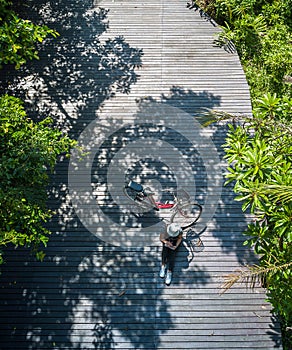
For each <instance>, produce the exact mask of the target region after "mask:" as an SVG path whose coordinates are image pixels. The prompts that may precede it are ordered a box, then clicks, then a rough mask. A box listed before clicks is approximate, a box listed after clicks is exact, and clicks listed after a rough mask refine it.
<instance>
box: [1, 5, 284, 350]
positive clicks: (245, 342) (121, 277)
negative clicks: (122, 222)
mask: <svg viewBox="0 0 292 350" xmlns="http://www.w3.org/2000/svg"><path fill="white" fill-rule="evenodd" d="M99 7H105V8H108V9H109V10H110V11H109V13H108V17H107V19H108V28H107V29H106V30H102V29H100V32H98V34H97V37H96V39H97V41H98V40H100V42H101V43H105V42H106V41H107V40H108V39H114V38H115V37H118V36H123V38H124V40H125V43H126V44H129V47H127V46H126V45H124V47H123V48H122V50H123V55H124V56H123V59H124V60H125V62H126V61H127V55H131V48H133V47H135V48H139V49H142V50H143V56H142V57H141V60H142V66H141V67H140V68H139V69H138V68H136V69H135V73H136V74H137V81H136V82H135V84H132V85H131V86H130V90H129V93H128V94H123V93H121V92H116V93H115V94H113V95H111V91H110V89H108V87H109V86H108V84H110V81H113V82H114V81H115V77H114V74H115V73H116V72H115V71H113V72H112V71H110V70H109V71H108V72H107V74H102V73H101V71H100V70H98V69H97V65H98V64H99V62H100V61H99V58H98V57H96V59H91V57H90V55H93V56H94V54H95V52H94V49H93V46H90V40H91V38H92V35H93V34H92V32H93V31H94V30H95V28H96V26H99V25H100V22H99V20H98V15H96V17H94V16H93V17H92V18H91V17H90V16H91V14H93V11H94V10H96V11H97V12H98V11H99V10H98V8H99ZM32 8H33V6H32ZM63 9H65V12H63ZM50 11H51V12H50ZM32 13H33V11H32ZM47 14H49V16H47ZM41 17H42V19H43V21H44V22H45V23H48V24H50V23H51V24H53V25H58V24H61V26H60V27H59V28H60V29H58V30H59V31H60V32H61V39H60V42H58V44H57V47H56V48H54V47H53V46H48V49H47V50H52V51H50V52H48V51H44V52H42V53H41V60H40V61H39V62H36V64H35V67H36V73H35V76H34V79H35V80H36V82H37V83H39V86H34V82H33V81H34V79H32V77H29V75H27V76H26V75H25V72H23V77H22V81H23V89H24V90H25V89H26V91H27V101H26V102H27V105H28V106H31V107H30V108H31V109H32V110H36V109H37V111H38V113H40V114H41V115H47V114H48V113H49V114H50V115H52V117H53V118H55V120H56V123H57V124H58V125H61V126H62V127H63V129H64V130H67V131H68V130H70V132H71V133H72V135H76V137H78V136H79V135H80V133H81V132H82V131H83V130H84V128H85V127H86V126H87V125H89V124H90V123H91V122H92V121H93V120H94V118H96V117H97V118H98V119H97V120H98V121H99V124H98V127H97V129H96V138H100V139H102V137H103V135H104V130H105V129H106V130H107V131H108V132H110V131H111V130H112V132H115V135H116V137H117V138H116V140H115V141H116V142H117V144H118V145H119V146H115V143H114V138H108V139H107V140H106V141H105V142H104V143H103V144H102V145H101V146H100V151H101V152H104V154H105V157H104V158H102V159H101V160H99V162H97V163H96V164H93V166H92V167H91V171H92V173H91V174H92V181H93V182H97V183H99V181H100V177H102V178H103V179H104V178H106V176H107V175H108V167H109V165H110V162H111V160H112V159H113V157H114V156H115V154H116V153H115V152H119V151H120V150H123V147H124V146H127V147H128V152H129V154H130V153H132V152H135V149H136V145H135V144H134V143H133V142H132V141H135V137H136V136H135V135H137V134H135V135H134V137H133V136H132V135H131V130H134V129H135V126H136V124H135V123H136V120H137V119H135V115H136V114H137V113H138V112H139V108H140V107H139V104H138V103H136V101H138V100H141V99H145V98H148V99H150V100H151V99H152V100H154V101H156V103H158V104H160V105H162V106H166V105H169V106H173V107H175V108H177V110H182V111H184V112H185V113H188V114H189V115H190V116H193V117H195V116H196V115H197V114H198V113H201V110H202V108H204V107H208V108H212V109H220V110H224V111H226V112H228V113H237V114H238V113H244V114H248V115H250V114H251V104H250V96H249V88H248V85H247V82H246V79H245V76H244V73H243V71H242V68H241V64H240V62H239V59H238V56H237V55H236V53H228V52H226V51H224V50H223V49H221V48H219V47H216V46H214V44H213V40H214V34H215V33H217V32H218V31H219V28H218V27H216V26H214V22H210V21H208V20H206V19H204V18H203V17H201V16H200V14H199V12H195V11H193V10H192V11H190V10H188V9H187V8H186V1H183V0H160V1H157V0H155V1H154V0H150V1H147V2H137V1H134V0H123V1H120V0H115V1H112V0H102V1H95V2H94V7H93V8H90V7H89V2H88V1H87V0H84V1H82V2H79V1H77V2H73V3H72V2H68V1H66V0H62V1H61V2H60V3H58V5H56V4H55V3H53V2H51V3H50V5H48V7H46V8H45V7H44V8H43V10H42V11H41ZM84 20H85V22H84ZM92 20H94V21H93V22H91V21H92ZM67 25H69V27H66V26H67ZM68 28H70V30H68ZM95 33H97V32H95ZM61 43H63V44H64V47H61V45H60V44H61ZM96 45H97V47H98V43H96ZM114 49H115V48H114ZM45 50H46V49H45ZM58 52H60V54H58ZM112 54H113V51H110V50H109V52H108V53H107V55H108V56H107V55H104V57H101V58H102V59H108V58H109V57H111V55H112ZM50 56H52V57H53V60H51V61H50V59H49V57H50ZM54 60H55V61H54ZM54 62H55V63H54ZM52 69H53V70H54V71H52ZM72 72H74V73H72ZM1 74H2V72H1ZM121 74H122V72H121ZM76 77H78V79H75V78H76ZM70 79H72V80H71V82H69V81H70ZM111 79H112V80H111ZM11 81H13V79H12V78H11ZM67 82H69V83H67ZM113 84H115V83H113ZM12 85H13V84H12ZM16 85H17V83H15V84H14V86H16ZM95 87H97V89H95ZM11 88H12V87H11ZM114 90H115V89H114V88H113V90H112V91H114ZM21 94H22V95H25V93H21ZM93 95H94V96H93ZM140 112H141V111H140ZM177 118H178V116H177V114H176V113H170V114H169V115H168V119H167V120H168V122H169V124H171V125H172V126H173V129H174V130H175V126H176V125H177ZM145 122H146V123H147V122H148V120H147V118H146V120H145ZM164 122H165V120H163V118H161V116H160V114H159V113H157V119H156V120H155V128H154V131H153V133H152V134H151V133H148V136H152V137H154V138H155V137H156V138H158V139H159V140H161V141H164V142H166V141H165V140H167V141H169V140H170V139H171V138H173V135H172V134H169V135H167V137H168V138H167V137H166V136H161V135H162V134H163V133H162V132H161V130H162V127H163V125H164ZM120 125H123V126H124V125H128V129H129V130H127V128H126V129H125V130H126V132H124V131H121V129H120ZM129 125H130V126H131V127H130V126H129ZM131 128H132V129H131ZM127 131H128V132H127ZM180 132H181V133H183V134H184V133H189V125H188V124H186V125H183V126H182V127H181V128H180ZM145 135H146V134H145ZM159 135H160V136H159ZM205 135H206V137H207V136H208V137H209V138H212V142H213V143H214V145H215V146H214V147H215V149H216V152H218V157H219V158H220V161H221V162H222V164H220V171H221V169H223V166H224V162H223V159H222V157H223V152H222V149H221V145H222V144H223V143H224V138H225V135H226V127H225V126H223V125H216V126H213V127H210V128H209V129H208V130H205ZM146 136H147V135H146ZM172 141H173V144H174V146H175V147H176V148H177V149H178V150H184V149H186V148H188V142H186V141H185V140H183V139H180V138H179V137H177V138H175V139H173V140H172ZM201 151H204V152H205V153H206V154H205V161H206V162H212V161H213V155H212V154H211V153H209V152H208V151H209V146H208V145H206V144H204V145H201ZM159 156H160V157H161V159H162V160H163V161H164V162H165V163H166V164H167V163H169V162H172V161H173V159H172V158H173V156H172V155H171V154H170V153H169V149H168V146H167V145H166V144H165V143H162V144H161V146H160V148H159ZM182 159H183V160H184V161H186V162H189V164H190V165H191V166H192V169H193V174H191V175H192V177H193V180H194V182H195V183H196V187H197V189H198V191H197V192H199V193H198V194H196V195H197V196H198V199H199V200H202V201H204V203H203V202H202V203H203V205H204V211H205V212H208V211H210V210H212V206H211V205H210V204H207V203H205V192H204V191H206V186H207V182H208V179H206V170H205V167H204V164H201V163H199V162H200V161H201V156H200V155H196V156H194V155H193V156H192V158H191V159H190V156H189V154H188V153H184V154H182ZM68 165H69V161H68V160H67V159H61V160H60V162H59V164H58V165H57V167H56V169H55V172H54V174H52V178H51V179H52V182H51V188H50V189H51V192H50V199H49V205H50V207H51V208H52V209H53V210H55V211H56V213H55V215H54V217H53V219H52V220H51V221H50V222H49V223H48V224H47V227H48V228H49V229H50V230H52V232H53V235H52V236H51V238H50V242H49V244H48V247H47V248H46V249H45V251H46V254H47V255H46V257H45V259H44V261H43V262H38V261H36V260H35V259H34V258H33V257H32V256H30V255H29V253H28V251H27V250H23V249H21V250H15V249H14V248H13V247H8V248H7V251H6V264H5V265H3V266H2V268H1V270H2V275H1V287H0V335H1V340H0V348H3V349H5V350H8V349H21V350H24V349H31V350H33V349H37V350H39V349H42V350H43V349H50V350H57V349H58V350H59V349H62V350H67V349H68V350H69V349H70V350H71V349H73V348H80V349H81V348H82V349H96V348H111V349H127V350H129V349H143V350H146V349H149V350H154V349H184V350H186V349H217V350H220V349H222V350H223V349H225V350H226V349H236V350H238V349H253V350H257V349H265V350H270V349H273V348H276V347H277V348H280V349H281V341H280V335H279V324H278V323H277V322H276V320H274V319H273V317H272V316H271V314H270V310H271V306H270V305H269V304H268V303H266V302H265V301H264V300H265V297H266V296H265V291H264V290H263V289H261V288H256V289H255V291H252V290H249V289H246V288H245V285H241V284H238V285H236V286H235V287H234V288H232V289H231V290H230V291H228V292H227V293H226V294H224V295H220V294H219V292H220V285H221V283H222V280H223V279H222V278H223V277H222V276H223V275H226V274H227V273H230V272H232V271H233V270H234V269H236V268H238V267H239V266H240V265H241V264H242V263H254V262H256V261H257V260H256V256H254V254H253V253H252V252H251V251H250V250H248V249H247V248H246V247H243V246H242V242H243V241H244V240H245V238H244V237H243V236H242V235H241V232H242V231H243V230H244V228H245V227H246V225H247V223H248V222H249V221H250V220H251V219H252V218H251V216H249V215H243V214H242V212H241V208H240V205H239V204H238V203H235V202H233V198H234V195H233V194H232V190H231V187H230V186H228V187H226V188H225V187H224V188H222V186H221V183H219V182H218V183H217V184H214V185H213V186H212V194H210V198H217V196H219V195H220V200H219V203H218V207H217V210H216V212H215V213H214V215H213V219H212V220H210V221H209V222H208V225H207V228H206V230H205V231H204V232H203V233H202V235H201V238H202V241H203V243H204V249H203V250H202V251H201V252H197V253H195V254H194V258H193V260H192V261H191V262H190V263H189V262H188V260H187V258H190V255H189V251H188V247H187V246H183V247H181V249H180V250H179V251H178V254H177V259H176V267H175V271H174V278H173V283H172V284H171V286H169V287H167V286H165V285H164V283H163V281H162V280H161V279H160V278H159V277H158V273H159V268H160V254H161V252H160V250H161V245H160V242H159V239H158V234H159V232H153V237H154V235H155V237H156V240H154V243H152V244H151V245H150V246H147V247H134V246H133V247H121V246H116V247H115V246H112V245H111V244H110V243H106V242H102V240H101V239H99V238H98V237H97V236H95V235H94V234H92V233H91V232H89V231H88V230H87V228H86V227H84V226H83V224H82V223H81V222H80V220H79V219H78V216H77V214H78V213H75V212H74V209H76V208H74V206H73V205H72V203H71V202H70V198H69V197H68V191H69V190H68V172H69V168H68ZM148 166H149V168H151V166H153V167H155V162H154V161H153V162H152V163H151V162H149V164H148ZM119 171H120V170H119V169H118V170H117V171H116V172H115V174H116V175H118V174H119ZM140 171H141V170H140V169H138V170H137V169H135V171H133V174H136V175H140ZM143 171H144V169H143ZM145 171H146V172H147V171H148V170H147V168H146V169H145ZM214 171H215V170H214ZM86 173H87V168H86V167H84V168H83V169H82V171H80V174H81V175H86ZM156 175H157V174H156ZM211 175H212V176H213V175H214V174H211ZM220 176H221V175H219V177H220ZM222 181H223V179H221V182H222ZM103 183H104V182H103ZM72 184H74V185H76V184H78V185H79V186H80V187H81V186H86V184H87V180H85V181H84V180H79V179H78V180H77V181H72ZM164 184H165V185H167V186H171V185H172V179H170V178H166V179H165V181H164ZM113 185H115V186H121V184H120V183H119V182H118V181H116V182H115V181H113ZM221 191H222V192H221ZM83 196H84V199H86V198H87V193H86V191H85V192H84V193H83ZM95 198H96V205H99V204H100V203H102V204H105V205H107V204H106V203H108V202H106V200H105V189H104V187H101V186H97V187H96V188H95ZM80 199H82V198H80ZM111 205H112V203H111ZM79 209H80V210H81V209H82V210H83V211H84V216H85V217H86V218H87V219H95V220H96V223H95V226H94V227H95V228H99V229H100V230H102V229H104V230H106V229H107V228H106V226H105V225H104V223H103V221H102V220H97V219H98V217H97V216H96V213H95V212H94V210H93V209H92V207H91V204H88V203H82V204H80V206H79ZM118 210H119V208H118V207H117V206H115V205H112V206H111V208H110V209H109V210H108V214H107V215H109V216H111V217H112V218H119V212H118ZM123 215H124V216H125V217H126V219H127V220H131V219H133V217H131V216H130V213H129V212H125V213H124V214H123ZM154 219H155V218H154V217H153V216H152V217H151V216H148V217H146V218H145V223H147V224H149V225H151V223H152V222H153V220H154ZM151 220H152V221H151ZM136 231H137V228H136V227H134V226H132V227H130V228H129V232H130V233H131V235H132V236H133V237H134V236H135V234H136ZM112 235H113V236H114V235H116V236H115V237H116V238H119V235H120V232H119V230H117V231H116V232H115V233H112Z"/></svg>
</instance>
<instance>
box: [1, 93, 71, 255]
mask: <svg viewBox="0 0 292 350" xmlns="http://www.w3.org/2000/svg"><path fill="white" fill-rule="evenodd" d="M74 144H75V143H74V142H73V141H71V140H70V139H69V138H68V137H67V136H63V135H62V134H61V132H60V131H58V130H56V129H54V128H53V127H52V126H51V120H50V119H45V120H43V121H42V122H39V123H34V122H33V121H32V120H30V119H28V118H27V116H26V112H25V110H24V108H23V105H22V102H21V100H20V99H17V98H15V97H12V96H8V95H5V96H2V97H0V181H1V188H0V245H2V246H3V245H7V244H9V243H12V244H14V245H16V246H32V247H34V248H37V246H38V245H39V244H44V245H46V243H47V240H48V237H47V235H48V234H49V231H48V230H47V229H45V228H44V226H43V224H44V223H45V222H46V221H47V220H48V218H50V216H51V212H50V211H49V210H48V209H47V208H46V199H47V194H46V186H47V184H48V170H50V169H53V167H54V165H55V163H56V161H57V159H58V155H60V154H61V153H64V152H68V151H69V148H70V146H73V145H74ZM43 256H44V255H43V253H42V252H38V253H37V257H38V258H43Z"/></svg>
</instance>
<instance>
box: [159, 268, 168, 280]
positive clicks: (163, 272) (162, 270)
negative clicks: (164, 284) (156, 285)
mask: <svg viewBox="0 0 292 350" xmlns="http://www.w3.org/2000/svg"><path fill="white" fill-rule="evenodd" d="M165 272H166V266H161V269H160V272H159V277H160V278H164V277H165Z"/></svg>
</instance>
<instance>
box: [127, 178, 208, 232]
mask: <svg viewBox="0 0 292 350" xmlns="http://www.w3.org/2000/svg"><path fill="white" fill-rule="evenodd" d="M123 191H124V194H125V196H126V197H127V198H128V199H129V201H130V202H131V203H132V204H134V205H135V207H136V209H137V210H138V212H141V211H142V213H144V212H147V211H150V210H156V211H160V210H163V209H168V210H170V211H172V215H171V217H170V219H169V221H170V223H173V222H176V223H178V224H179V225H180V226H181V228H182V230H186V229H188V228H190V227H192V226H194V225H195V224H196V222H197V221H198V220H199V218H200V216H201V214H202V210H203V208H202V206H201V205H200V204H198V203H196V202H192V201H191V199H190V196H189V194H188V193H187V192H186V191H185V190H183V189H177V191H176V195H175V194H174V193H173V192H172V191H170V190H164V191H163V192H168V193H169V194H172V195H173V200H169V201H166V202H161V201H156V200H155V198H154V195H155V193H153V192H152V191H151V190H150V189H149V188H144V187H143V186H142V185H141V184H139V183H137V182H135V181H132V180H130V181H129V182H128V183H127V184H126V185H125V186H124V189H123Z"/></svg>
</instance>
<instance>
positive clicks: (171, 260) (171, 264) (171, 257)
mask: <svg viewBox="0 0 292 350" xmlns="http://www.w3.org/2000/svg"><path fill="white" fill-rule="evenodd" d="M175 256H176V250H171V249H170V252H169V255H168V269H167V273H166V278H165V283H166V284H167V285H169V284H170V283H171V280H172V273H173V269H174V262H175Z"/></svg>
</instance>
